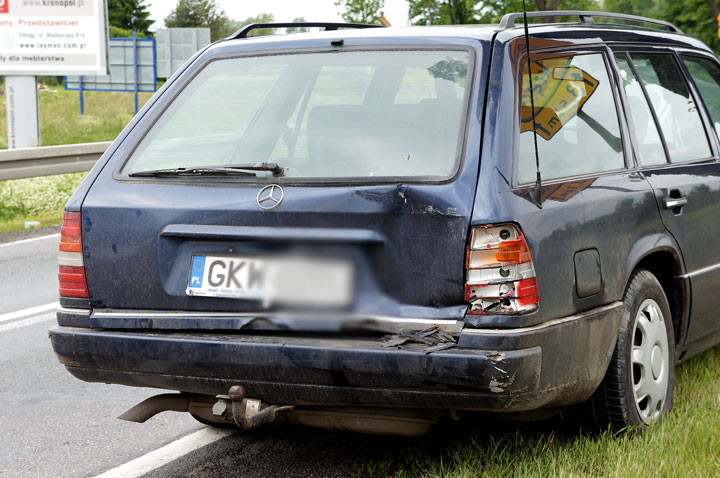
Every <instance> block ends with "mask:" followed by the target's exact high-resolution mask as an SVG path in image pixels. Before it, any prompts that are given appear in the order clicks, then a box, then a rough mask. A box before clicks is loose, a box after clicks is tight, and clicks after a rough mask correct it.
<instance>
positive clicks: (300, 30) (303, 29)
mask: <svg viewBox="0 0 720 478" xmlns="http://www.w3.org/2000/svg"><path fill="white" fill-rule="evenodd" d="M305 22H307V20H305V17H297V18H293V23H305ZM306 31H308V29H307V28H306V27H290V28H288V29H287V32H288V33H304V32H306Z"/></svg>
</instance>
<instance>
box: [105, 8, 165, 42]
mask: <svg viewBox="0 0 720 478" xmlns="http://www.w3.org/2000/svg"><path fill="white" fill-rule="evenodd" d="M147 8H148V5H145V1H144V0H109V1H108V23H109V24H110V26H111V27H117V28H122V29H123V30H130V31H131V32H132V30H133V28H136V29H137V31H138V33H144V34H148V33H150V32H149V28H150V25H152V24H153V23H155V22H154V21H153V20H150V12H149V11H148V10H147Z"/></svg>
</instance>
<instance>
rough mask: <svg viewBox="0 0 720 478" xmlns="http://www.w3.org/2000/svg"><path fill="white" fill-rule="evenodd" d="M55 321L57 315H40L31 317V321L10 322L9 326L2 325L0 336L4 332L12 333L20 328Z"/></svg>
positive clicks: (0, 326)
mask: <svg viewBox="0 0 720 478" xmlns="http://www.w3.org/2000/svg"><path fill="white" fill-rule="evenodd" d="M53 319H55V314H43V315H38V316H37V317H30V318H29V319H25V320H19V321H17V322H10V323H9V324H5V325H0V334H1V333H3V332H10V331H11V330H15V329H19V328H20V327H27V326H28V325H35V324H39V323H41V322H46V321H49V320H53Z"/></svg>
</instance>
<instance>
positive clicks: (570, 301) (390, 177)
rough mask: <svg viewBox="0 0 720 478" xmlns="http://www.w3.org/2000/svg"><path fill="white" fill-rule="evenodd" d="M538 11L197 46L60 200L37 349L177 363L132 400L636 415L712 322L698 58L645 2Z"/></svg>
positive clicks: (211, 416)
mask: <svg viewBox="0 0 720 478" xmlns="http://www.w3.org/2000/svg"><path fill="white" fill-rule="evenodd" d="M550 14H551V15H559V13H558V12H554V13H550ZM543 15H548V13H546V12H543V13H532V14H529V16H530V17H541V16H543ZM562 15H564V16H563V17H562V18H569V19H570V20H569V21H568V22H565V23H563V22H560V23H552V24H531V25H530V26H529V35H528V38H529V44H530V49H529V50H530V51H529V52H528V48H527V45H528V39H526V36H525V29H524V28H523V23H522V15H519V14H508V15H506V16H505V18H504V19H503V21H502V23H501V24H500V25H492V26H472V27H452V28H450V27H438V28H435V27H433V28H429V27H419V28H366V27H369V26H367V25H343V24H317V25H315V26H322V27H325V31H322V32H319V33H300V34H291V35H275V36H264V37H248V33H249V32H250V31H251V30H252V29H254V28H258V26H257V25H256V26H250V27H247V28H245V29H244V30H242V31H240V32H238V33H237V34H236V35H234V36H233V37H231V38H228V39H225V40H222V41H219V42H216V43H214V44H212V45H210V46H209V47H207V48H206V49H204V50H203V51H201V52H199V53H198V54H196V55H195V56H194V57H193V58H192V59H191V60H190V61H188V62H187V63H186V64H185V65H184V66H183V67H182V68H181V69H180V71H178V72H177V73H176V74H175V75H174V76H173V77H172V78H171V79H169V81H168V82H167V83H166V84H165V85H164V86H163V87H162V89H161V90H160V91H159V92H158V94H156V95H155V96H154V97H153V98H152V99H151V100H150V101H149V102H148V104H147V105H146V106H145V107H144V108H143V109H142V111H141V112H140V113H139V114H138V115H137V116H136V117H135V119H133V121H132V122H131V123H130V124H129V125H128V126H127V127H126V128H125V130H124V131H123V132H122V133H121V134H120V136H119V137H118V138H117V139H116V140H115V141H114V143H113V144H112V146H111V147H110V148H109V149H108V150H107V152H106V153H105V154H104V155H103V157H102V158H101V159H100V161H99V162H98V163H97V164H96V165H95V167H94V168H93V170H92V171H91V172H90V174H89V175H88V177H87V179H86V180H85V181H84V182H83V184H82V185H81V186H80V187H79V188H78V190H77V191H76V192H75V194H74V195H73V196H72V198H71V199H70V201H69V202H68V204H67V209H66V214H65V222H64V225H63V229H62V239H61V243H60V256H59V263H60V271H59V278H60V304H61V306H60V308H59V309H58V312H57V318H58V326H57V327H55V328H53V329H52V330H51V332H50V338H51V340H52V345H53V348H54V350H55V353H56V354H57V356H58V358H59V360H60V361H61V362H62V363H63V364H64V365H65V366H66V367H67V369H68V370H69V371H70V373H72V374H73V375H74V376H76V377H78V378H79V379H81V380H85V381H89V382H105V383H117V384H123V385H128V386H135V387H155V388H159V389H165V390H173V391H175V392H180V393H169V394H168V393H166V394H162V395H159V396H156V397H153V398H151V399H148V400H147V401H145V402H143V403H141V404H139V405H137V406H136V407H134V408H132V409H130V410H129V411H128V412H126V413H125V414H124V415H123V416H122V418H125V419H129V420H133V421H139V422H142V421H145V420H147V419H148V418H149V417H151V416H153V415H154V414H155V413H158V412H160V411H163V410H176V411H187V412H190V413H192V414H193V415H194V416H195V417H196V418H198V419H199V420H200V421H202V422H204V423H209V424H218V425H222V424H235V425H237V426H239V427H241V428H253V427H256V426H259V425H262V424H264V423H268V422H273V421H275V422H282V423H293V424H303V425H309V426H317V427H326V428H335V429H345V430H353V431H360V432H369V433H394V434H406V435H418V434H422V433H424V432H425V431H427V429H428V428H429V427H430V426H431V425H432V424H433V423H436V422H437V421H438V420H442V419H445V418H448V417H449V418H454V419H457V418H458V417H459V416H460V413H461V412H462V411H473V410H474V411H491V412H498V413H504V414H508V415H511V416H513V417H520V418H522V417H538V416H544V415H550V414H553V413H556V412H558V411H560V410H562V409H563V408H565V407H568V406H572V405H576V404H581V403H587V402H588V401H590V402H591V403H592V405H593V406H592V407H589V408H590V409H592V410H593V411H594V412H593V413H594V415H595V418H596V419H597V420H598V422H599V423H601V424H603V425H605V426H608V425H609V426H611V427H613V428H614V429H616V430H620V429H623V428H626V427H629V426H636V427H639V428H644V427H646V426H648V425H650V424H652V423H653V422H655V421H657V420H658V419H659V418H660V417H661V416H662V415H663V414H664V413H666V412H667V411H669V410H670V408H671V406H672V399H673V385H674V372H675V364H676V363H677V362H681V361H683V360H685V359H687V358H689V357H690V356H692V355H694V354H697V353H699V352H701V351H703V350H705V349H707V348H709V347H711V346H713V345H714V344H716V343H718V342H720V319H718V313H717V311H718V310H720V294H718V293H717V284H719V283H720V248H718V247H714V246H712V244H713V243H714V242H715V238H717V237H720V220H719V219H718V218H719V217H720V162H719V160H720V141H719V136H720V63H719V62H718V59H717V58H716V57H715V56H714V55H713V54H712V52H711V51H710V50H709V49H708V47H706V46H705V45H704V44H702V43H701V42H699V41H697V40H694V39H692V38H688V37H686V36H684V35H683V34H682V32H680V31H679V30H678V29H677V28H676V27H674V26H673V25H671V24H667V23H663V22H658V21H656V20H651V19H644V18H639V17H628V16H620V15H613V14H604V13H598V12H593V13H588V12H563V13H562ZM310 25H312V24H310ZM266 26H267V25H264V27H266ZM275 26H282V25H275Z"/></svg>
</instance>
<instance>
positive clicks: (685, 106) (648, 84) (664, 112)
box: [630, 53, 712, 163]
mask: <svg viewBox="0 0 720 478" xmlns="http://www.w3.org/2000/svg"><path fill="white" fill-rule="evenodd" d="M630 59H631V61H632V62H633V64H634V65H635V69H636V70H637V72H638V75H639V76H640V79H641V80H642V82H643V83H644V84H645V90H646V91H647V93H648V96H649V98H650V103H651V104H652V107H653V109H654V110H655V114H656V115H657V118H658V122H659V123H660V129H661V131H662V134H663V136H664V138H665V143H666V144H667V148H668V154H669V155H670V162H671V163H680V162H683V161H693V160H696V159H704V158H709V157H710V156H712V153H711V151H710V144H709V143H708V138H707V135H706V134H705V128H704V126H703V123H702V120H701V119H700V113H699V112H698V109H697V105H696V104H695V101H694V100H693V98H692V96H691V95H690V91H689V88H688V85H687V84H686V83H685V79H684V78H683V76H682V73H681V72H680V68H679V66H678V64H677V63H676V62H675V59H674V58H673V56H672V55H670V54H666V53H633V54H631V55H630Z"/></svg>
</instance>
